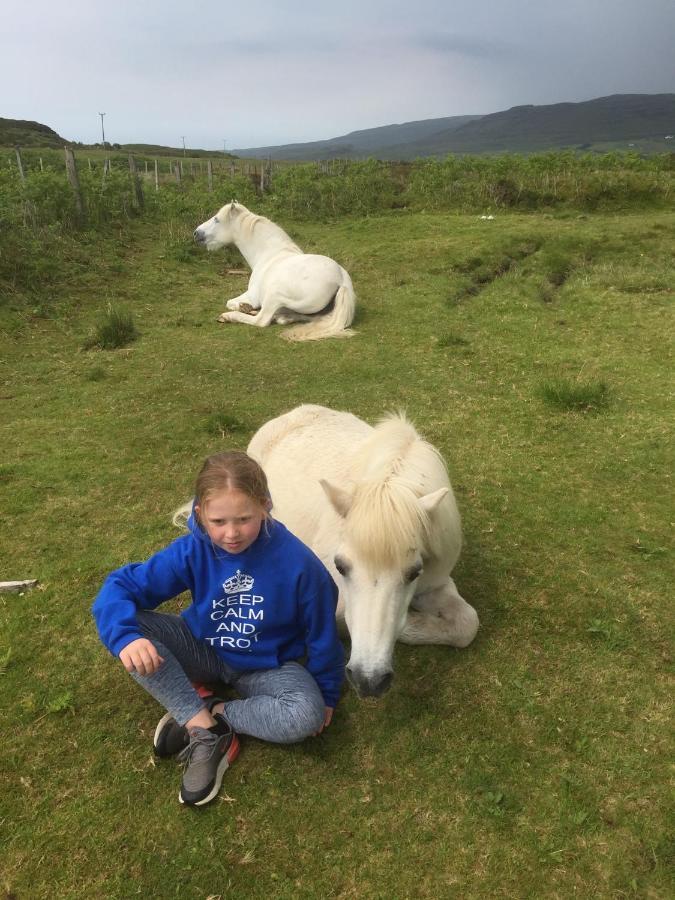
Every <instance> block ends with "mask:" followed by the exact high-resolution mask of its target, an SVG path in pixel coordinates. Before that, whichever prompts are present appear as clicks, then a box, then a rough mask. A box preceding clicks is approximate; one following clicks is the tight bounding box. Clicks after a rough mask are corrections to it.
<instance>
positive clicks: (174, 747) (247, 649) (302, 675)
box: [93, 451, 344, 806]
mask: <svg viewBox="0 0 675 900" xmlns="http://www.w3.org/2000/svg"><path fill="white" fill-rule="evenodd" d="M271 508H272V503H271V500H270V496H269V491H268V487H267V479H266V477H265V473H264V472H263V471H262V469H261V468H260V466H259V465H258V464H257V463H256V462H255V461H254V460H253V459H251V458H250V457H249V456H247V455H246V454H245V453H242V452H238V451H233V452H228V453H217V454H215V455H214V456H210V457H209V458H208V459H207V460H206V462H205V463H204V465H203V466H202V469H201V471H200V473H199V476H198V477H197V482H196V486H195V499H194V502H193V505H192V514H191V515H190V517H189V519H188V529H189V531H190V533H189V534H188V535H185V536H183V537H180V538H178V539H177V540H176V541H174V542H173V543H172V544H170V545H169V546H168V547H167V548H165V549H164V550H160V551H159V552H158V553H156V554H155V555H154V556H152V557H150V559H148V560H147V562H144V563H131V564H130V565H126V566H123V567H122V568H121V569H117V570H116V571H115V572H113V573H112V574H111V575H109V576H108V578H107V579H106V581H105V583H104V585H103V587H102V589H101V591H100V593H99V595H98V596H97V598H96V600H95V601H94V605H93V614H94V618H95V620H96V626H97V628H98V633H99V635H100V637H101V640H102V641H103V643H104V644H105V646H106V647H107V648H108V650H110V652H111V653H112V654H113V655H115V656H118V657H119V658H120V660H121V662H122V664H123V665H124V668H125V669H126V670H127V672H129V673H130V674H131V675H132V677H133V678H134V679H135V680H136V681H137V682H138V683H139V684H140V685H142V687H144V688H145V690H146V691H148V692H149V693H150V694H152V696H153V697H155V699H156V700H158V701H159V702H160V703H161V704H162V706H164V707H165V708H166V710H167V713H166V715H165V716H164V717H163V718H162V719H161V720H160V722H159V724H158V726H157V728H156V730H155V736H154V740H153V744H154V749H155V753H156V754H157V755H158V756H171V755H174V754H176V753H178V754H179V758H181V759H182V760H183V762H185V764H186V765H185V770H184V773H183V780H182V784H181V789H180V793H179V796H178V799H179V800H180V802H181V803H187V804H190V805H194V806H201V805H203V804H205V803H208V802H209V801H210V800H213V798H214V797H215V796H216V795H217V794H218V791H219V790H220V784H221V781H222V778H223V774H224V772H225V770H226V769H227V767H228V766H229V764H230V763H231V762H232V761H233V760H234V759H235V757H236V756H237V753H238V752H239V742H238V739H237V733H238V732H240V733H243V734H250V735H253V736H254V737H257V738H261V739H262V740H265V741H275V742H278V743H291V742H293V741H300V740H303V739H304V738H306V737H308V736H309V735H311V734H318V733H319V732H320V731H322V730H323V728H324V727H326V726H327V725H329V724H330V721H331V718H332V715H333V710H334V708H335V705H336V703H337V701H338V696H339V693H340V686H341V683H342V679H343V674H344V659H343V650H342V645H341V644H340V641H339V639H338V636H337V629H336V625H335V607H336V602H337V589H336V587H335V584H334V583H333V581H332V579H331V577H330V575H329V574H328V571H327V570H326V569H325V568H324V566H323V564H322V563H321V562H320V561H319V559H318V558H317V557H316V556H315V555H314V554H313V553H312V551H311V550H310V549H309V548H308V547H306V546H305V545H304V544H303V543H302V542H301V541H300V540H299V539H298V538H296V537H295V536H294V535H293V534H291V533H290V532H289V531H288V530H287V529H286V528H285V527H284V526H283V525H282V524H281V522H276V521H275V520H274V519H273V518H272V517H271V515H270V510H271ZM186 590H189V591H190V592H191V594H192V604H191V606H189V607H188V608H187V609H185V610H184V611H183V612H182V613H181V615H180V616H173V615H167V614H161V613H156V612H151V611H150V610H153V609H155V607H157V606H159V604H160V603H162V602H163V601H165V600H168V599H170V598H172V597H175V596H176V595H178V594H180V593H182V592H183V591H186ZM300 658H303V659H304V664H303V665H301V664H300V663H299V662H298V660H299V659H300ZM214 681H218V682H224V683H226V684H229V685H231V686H232V687H234V689H235V690H236V692H237V693H238V694H239V695H240V697H241V698H242V699H237V700H230V701H227V702H223V701H222V700H220V699H219V698H217V697H214V696H209V697H207V698H206V699H202V696H200V692H199V690H198V688H197V687H195V685H194V684H193V682H214Z"/></svg>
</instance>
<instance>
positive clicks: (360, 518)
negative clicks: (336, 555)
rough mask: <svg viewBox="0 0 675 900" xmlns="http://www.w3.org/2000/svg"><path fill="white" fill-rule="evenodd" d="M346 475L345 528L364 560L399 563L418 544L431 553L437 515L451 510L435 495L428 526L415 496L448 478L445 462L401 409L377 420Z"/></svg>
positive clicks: (441, 516) (436, 546)
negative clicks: (349, 480)
mask: <svg viewBox="0 0 675 900" xmlns="http://www.w3.org/2000/svg"><path fill="white" fill-rule="evenodd" d="M352 477H353V480H354V484H355V487H354V493H353V501H352V505H351V507H350V509H349V512H348V514H347V518H346V523H345V529H346V532H347V535H348V536H349V540H350V542H351V543H353V544H354V545H355V546H356V547H358V548H359V553H360V555H361V556H362V559H363V560H364V562H366V563H369V564H370V565H371V566H372V567H373V569H375V568H377V567H381V566H393V567H397V568H400V569H402V568H403V567H404V566H405V563H406V560H407V559H408V556H409V553H410V550H411V549H412V548H415V547H420V548H421V549H422V552H423V554H424V555H425V556H432V555H435V554H437V552H438V550H439V546H440V540H441V533H442V531H443V530H444V528H443V525H444V522H443V519H444V518H447V519H450V518H451V516H452V511H451V509H450V504H449V503H448V502H447V501H446V500H444V501H441V503H440V504H439V506H438V507H437V509H436V510H435V511H434V513H433V515H434V517H435V520H436V521H435V526H436V527H433V528H432V523H431V519H430V516H429V515H428V513H427V512H426V511H425V510H424V509H423V508H422V506H421V504H420V503H419V502H418V501H419V498H420V497H422V496H424V495H425V494H427V493H430V492H431V491H433V490H436V489H437V488H438V487H441V486H443V485H447V484H449V482H448V478H447V472H446V468H445V463H444V462H443V459H442V457H441V455H440V454H439V453H438V451H437V450H436V449H435V448H434V447H432V446H431V444H428V443H427V442H426V441H425V440H423V439H422V438H421V437H420V436H419V434H418V433H417V431H416V430H415V428H414V427H413V425H412V424H411V423H410V422H409V421H408V420H407V419H406V417H405V416H404V415H403V414H402V413H398V414H392V415H388V416H386V417H385V418H383V419H382V420H381V421H379V422H378V423H377V425H376V426H375V428H374V430H373V433H372V435H371V436H370V437H369V438H368V440H366V441H365V442H364V444H363V445H362V447H361V448H360V450H359V452H358V453H357V455H356V458H355V467H354V471H353V472H352ZM439 519H440V521H439ZM439 526H440V527H439Z"/></svg>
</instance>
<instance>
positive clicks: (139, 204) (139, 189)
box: [129, 153, 144, 209]
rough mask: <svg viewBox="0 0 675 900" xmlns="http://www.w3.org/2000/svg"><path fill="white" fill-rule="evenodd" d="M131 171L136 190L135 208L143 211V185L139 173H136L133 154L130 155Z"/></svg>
mask: <svg viewBox="0 0 675 900" xmlns="http://www.w3.org/2000/svg"><path fill="white" fill-rule="evenodd" d="M129 171H130V172H131V184H132V186H133V189H134V203H135V206H136V208H137V209H143V206H144V200H143V185H142V184H141V179H140V178H139V177H138V172H137V171H136V160H135V159H134V156H133V153H130V154H129Z"/></svg>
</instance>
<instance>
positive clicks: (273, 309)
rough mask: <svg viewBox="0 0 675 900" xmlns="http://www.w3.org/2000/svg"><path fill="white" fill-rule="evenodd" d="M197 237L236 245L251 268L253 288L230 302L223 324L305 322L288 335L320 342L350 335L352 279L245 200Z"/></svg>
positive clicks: (209, 243)
mask: <svg viewBox="0 0 675 900" xmlns="http://www.w3.org/2000/svg"><path fill="white" fill-rule="evenodd" d="M194 238H195V240H196V241H197V242H198V243H200V244H204V245H205V247H206V249H207V250H218V249H219V248H220V247H224V246H225V245H226V244H235V245H236V246H237V247H238V249H239V250H240V251H241V254H242V256H243V257H244V259H245V260H246V262H247V263H248V264H249V266H250V267H251V278H250V280H249V283H248V289H247V290H246V291H245V292H244V293H243V294H241V295H240V296H239V297H234V298H233V299H232V300H229V301H228V302H227V308H228V310H231V312H225V313H222V315H220V316H219V317H218V321H219V322H243V323H244V324H245V325H258V326H260V327H264V326H266V325H271V324H272V322H277V323H279V324H280V325H287V324H289V323H290V322H304V323H305V324H304V325H299V326H297V327H296V328H291V329H289V330H288V331H286V332H285V333H284V334H283V337H285V338H287V339H288V340H291V341H314V340H318V339H319V338H326V337H349V336H351V335H352V334H353V333H354V332H352V331H349V330H346V329H348V328H349V325H351V323H352V320H353V318H354V308H355V305H356V297H355V295H354V288H353V287H352V280H351V278H350V277H349V275H348V273H347V272H346V270H345V269H343V268H342V266H340V265H338V263H336V262H335V260H332V259H330V258H329V257H327V256H317V255H316V254H314V253H303V252H302V250H301V249H300V248H299V247H298V245H297V244H295V243H293V241H292V240H291V239H290V238H289V236H288V235H287V234H286V232H285V231H283V229H281V228H280V227H279V226H278V225H275V224H274V222H270V220H269V219H266V218H265V217H264V216H257V215H256V214H255V213H252V212H250V211H249V210H248V209H246V207H245V206H242V204H241V203H236V202H235V201H234V200H233V201H232V203H227V204H226V205H225V206H223V207H222V209H220V210H219V211H218V212H217V213H216V215H215V216H213V217H212V218H211V219H209V220H208V221H206V222H204V223H203V224H201V225H199V226H198V227H197V228H196V229H195V232H194Z"/></svg>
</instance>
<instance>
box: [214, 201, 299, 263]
mask: <svg viewBox="0 0 675 900" xmlns="http://www.w3.org/2000/svg"><path fill="white" fill-rule="evenodd" d="M229 205H230V206H232V204H229ZM235 211H236V212H237V215H238V226H239V228H240V229H241V231H244V232H246V233H248V235H249V236H251V237H253V233H254V232H255V231H256V229H257V230H261V229H263V228H264V229H265V230H266V231H267V232H268V234H269V236H270V237H273V238H277V239H280V240H281V241H282V242H283V244H284V247H285V248H286V249H288V250H297V252H298V253H302V250H301V249H300V247H298V245H297V244H296V243H295V241H293V240H292V239H291V238H290V237H289V236H288V235H287V234H286V232H285V231H284V229H283V228H281V226H279V225H277V224H276V222H272V220H271V219H267V218H266V217H265V216H259V215H258V214H257V213H254V212H251V210H250V209H247V208H246V207H245V206H244V205H243V204H241V203H237V204H235Z"/></svg>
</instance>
